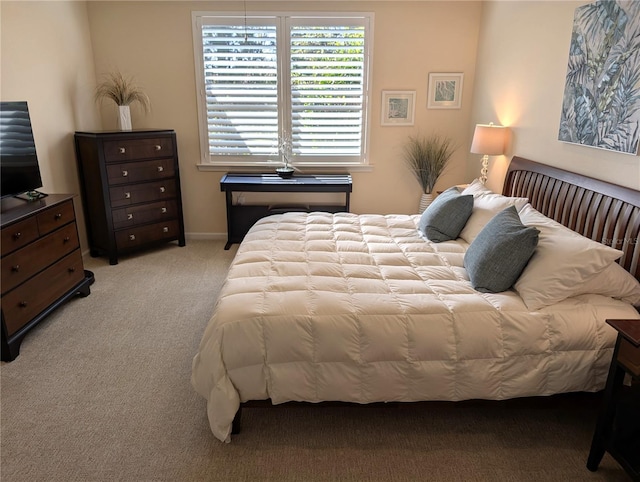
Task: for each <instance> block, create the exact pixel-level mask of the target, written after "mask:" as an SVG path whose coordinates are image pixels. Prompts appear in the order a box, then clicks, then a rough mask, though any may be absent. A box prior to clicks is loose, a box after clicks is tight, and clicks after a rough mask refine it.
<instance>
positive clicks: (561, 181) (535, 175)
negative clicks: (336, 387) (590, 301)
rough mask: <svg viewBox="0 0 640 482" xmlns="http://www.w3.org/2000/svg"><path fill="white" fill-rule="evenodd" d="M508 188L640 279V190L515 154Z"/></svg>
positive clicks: (237, 422)
mask: <svg viewBox="0 0 640 482" xmlns="http://www.w3.org/2000/svg"><path fill="white" fill-rule="evenodd" d="M502 193H503V194H504V195H505V196H516V197H526V198H528V199H529V201H530V203H531V205H532V206H533V207H534V208H535V209H537V210H538V211H540V212H541V213H542V214H544V215H545V216H547V217H549V218H552V219H554V220H556V221H557V222H559V223H562V224H564V225H565V226H567V227H568V228H569V229H571V230H573V231H575V232H577V233H580V234H582V235H583V236H585V237H588V238H590V239H593V240H595V241H598V242H601V243H603V244H606V245H608V246H613V247H615V248H616V249H620V250H622V251H623V252H624V254H623V256H622V257H621V258H620V260H619V263H620V265H621V266H623V267H624V268H625V269H626V270H627V271H629V272H630V273H631V274H633V275H634V276H635V277H636V279H638V280H640V261H639V260H640V242H639V240H638V239H639V236H640V191H636V190H634V189H630V188H627V187H623V186H618V185H616V184H611V183H608V182H605V181H600V180H598V179H594V178H591V177H586V176H583V175H580V174H575V173H572V172H569V171H565V170H562V169H558V168H555V167H551V166H548V165H546V164H540V163H538V162H534V161H530V160H528V159H524V158H522V157H514V158H513V159H512V160H511V163H510V165H509V167H508V169H507V174H506V177H505V182H504V187H503V190H502ZM289 403H290V404H295V403H298V404H305V402H289ZM430 403H433V402H430ZM456 403H460V402H456ZM322 404H323V405H335V404H338V405H351V404H350V403H347V402H322ZM316 405H317V404H316ZM385 405H389V404H388V403H387V404H385ZM270 406H272V404H271V400H250V401H247V402H242V403H241V404H240V407H239V409H238V412H237V413H236V416H235V418H234V420H233V426H232V431H231V433H232V434H237V433H239V432H240V428H241V420H242V408H243V407H270Z"/></svg>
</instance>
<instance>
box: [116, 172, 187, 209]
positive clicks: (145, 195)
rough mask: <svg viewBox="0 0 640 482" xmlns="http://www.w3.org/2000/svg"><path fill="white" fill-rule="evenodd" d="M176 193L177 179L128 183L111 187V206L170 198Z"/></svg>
mask: <svg viewBox="0 0 640 482" xmlns="http://www.w3.org/2000/svg"><path fill="white" fill-rule="evenodd" d="M175 195H176V183H175V179H167V180H166V181H157V182H149V183H144V184H128V185H126V186H118V187H112V188H110V189H109V196H110V197H111V206H112V207H114V208H116V207H121V206H129V205H131V204H138V203H146V202H151V201H159V200H161V199H170V198H173V197H175Z"/></svg>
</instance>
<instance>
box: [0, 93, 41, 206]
mask: <svg viewBox="0 0 640 482" xmlns="http://www.w3.org/2000/svg"><path fill="white" fill-rule="evenodd" d="M0 184H2V187H1V192H0V196H1V197H6V196H16V195H19V194H22V193H25V192H26V193H31V192H32V191H35V190H36V189H38V188H40V187H42V178H41V177H40V166H39V165H38V156H37V154H36V144H35V142H34V139H33V129H32V128H31V118H30V117H29V108H28V106H27V103H26V102H24V101H19V102H0ZM28 197H29V198H33V197H34V196H32V195H28ZM36 197H37V196H36Z"/></svg>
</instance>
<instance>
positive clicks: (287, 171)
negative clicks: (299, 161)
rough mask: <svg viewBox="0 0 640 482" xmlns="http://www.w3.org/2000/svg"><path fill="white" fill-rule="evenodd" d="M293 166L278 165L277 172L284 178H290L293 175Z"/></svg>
mask: <svg viewBox="0 0 640 482" xmlns="http://www.w3.org/2000/svg"><path fill="white" fill-rule="evenodd" d="M293 172H294V169H293V167H278V168H276V174H278V176H280V177H281V178H282V179H289V178H291V177H292V176H293Z"/></svg>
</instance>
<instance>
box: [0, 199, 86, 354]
mask: <svg viewBox="0 0 640 482" xmlns="http://www.w3.org/2000/svg"><path fill="white" fill-rule="evenodd" d="M1 235H2V239H1V242H2V245H1V250H2V258H1V263H0V264H1V267H0V268H1V269H0V271H1V273H0V276H1V279H0V282H1V285H0V286H1V287H2V288H1V291H2V298H1V302H2V360H5V361H10V360H13V359H14V358H15V357H16V356H18V353H19V351H20V343H21V342H22V339H23V338H24V336H25V335H26V333H27V331H29V330H30V329H31V328H32V327H33V326H35V325H36V324H37V323H38V322H40V321H41V320H42V319H44V317H46V316H47V315H48V314H49V313H51V312H52V311H53V310H54V309H55V308H57V307H58V306H59V305H60V304H62V303H63V302H65V301H66V300H67V299H69V298H71V297H72V296H75V295H82V296H87V295H88V294H89V293H90V291H89V286H90V285H91V283H93V273H91V272H90V271H85V270H84V265H83V262H82V253H81V252H80V242H79V240H78V231H77V228H76V217H75V210H74V207H73V197H72V196H71V195H66V194H52V195H49V196H47V197H45V198H44V199H41V200H38V201H33V202H25V201H22V200H15V199H7V200H3V205H2V230H1Z"/></svg>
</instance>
